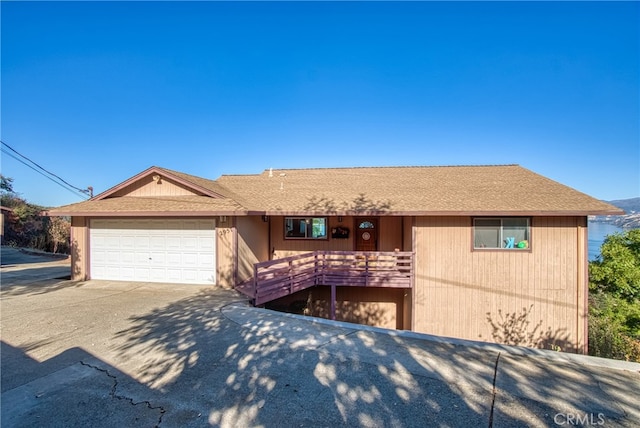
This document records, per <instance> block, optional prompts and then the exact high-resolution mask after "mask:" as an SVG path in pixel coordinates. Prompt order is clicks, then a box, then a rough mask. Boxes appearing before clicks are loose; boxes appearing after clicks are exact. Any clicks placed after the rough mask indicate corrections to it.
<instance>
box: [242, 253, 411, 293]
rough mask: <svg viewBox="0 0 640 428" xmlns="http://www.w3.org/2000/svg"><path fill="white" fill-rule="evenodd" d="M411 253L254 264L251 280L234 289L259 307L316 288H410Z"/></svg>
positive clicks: (312, 257) (311, 256)
mask: <svg viewBox="0 0 640 428" xmlns="http://www.w3.org/2000/svg"><path fill="white" fill-rule="evenodd" d="M413 260H414V257H413V253H412V252H399V251H394V252H357V251H314V252H311V253H305V254H299V255H296V256H291V257H285V258H282V259H276V260H269V261H266V262H261V263H256V264H255V265H254V272H253V278H251V279H250V280H248V281H245V282H244V283H243V284H240V285H239V286H238V287H236V289H237V290H238V291H240V292H241V293H243V294H245V295H246V296H248V297H249V298H251V299H252V301H253V304H254V305H255V306H259V305H262V304H264V303H267V302H270V301H272V300H275V299H279V298H281V297H285V296H288V295H290V294H293V293H295V292H297V291H301V290H304V289H306V288H309V287H313V286H316V285H322V286H331V289H332V293H331V294H332V306H333V305H334V304H335V288H336V287H391V288H412V287H413V275H414V266H413Z"/></svg>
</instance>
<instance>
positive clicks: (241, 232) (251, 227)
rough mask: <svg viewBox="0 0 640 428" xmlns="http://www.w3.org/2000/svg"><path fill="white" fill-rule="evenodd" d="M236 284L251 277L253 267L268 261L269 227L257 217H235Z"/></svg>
mask: <svg viewBox="0 0 640 428" xmlns="http://www.w3.org/2000/svg"><path fill="white" fill-rule="evenodd" d="M236 227H237V229H238V249H237V251H238V282H242V281H244V280H246V279H248V278H251V277H252V276H253V265H254V264H255V263H258V262H264V261H267V260H269V242H268V239H267V237H268V234H269V226H268V223H265V222H263V221H262V218H261V217H259V216H249V217H236Z"/></svg>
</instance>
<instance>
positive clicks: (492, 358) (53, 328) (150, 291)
mask: <svg viewBox="0 0 640 428" xmlns="http://www.w3.org/2000/svg"><path fill="white" fill-rule="evenodd" d="M67 263H68V262H67ZM38 264H39V265H40V266H39V267H38V268H37V269H36V270H38V271H39V272H40V275H39V276H38V279H37V280H31V282H29V281H27V282H29V283H27V282H24V279H20V276H19V275H17V274H16V272H20V271H21V270H23V271H25V272H26V273H28V274H29V275H32V277H33V275H35V272H34V271H33V269H34V267H33V266H34V265H35V264H16V265H14V266H12V267H4V266H3V268H2V278H1V280H2V281H1V283H2V285H1V290H2V295H1V297H0V304H1V328H2V349H1V363H2V370H1V382H2V384H1V386H2V400H1V406H2V408H1V410H2V412H1V413H2V420H1V422H2V427H3V428H4V427H27V426H28V427H37V426H47V427H52V426H53V427H56V426H59V427H86V426H92V427H109V428H112V427H155V426H159V427H206V426H221V427H249V426H264V427H283V426H284V427H289V426H313V427H323V426H326V427H329V426H362V427H390V426H394V427H425V426H449V427H458V426H474V427H475V426H495V427H499V426H554V425H557V426H563V425H564V426H568V425H574V424H575V423H571V422H575V421H576V420H580V421H581V422H582V425H586V424H585V423H584V422H585V421H587V419H586V418H588V419H589V422H592V424H593V425H603V426H629V427H631V426H639V425H640V410H639V409H638V404H637V397H638V396H640V374H639V371H640V365H639V364H631V363H623V362H615V361H611V360H602V359H597V358H591V357H584V356H573V355H570V354H562V353H557V352H546V351H535V350H527V349H522V348H514V347H503V346H497V345H486V344H479V343H475V342H464V341H456V340H451V339H449V340H447V339H443V338H436V337H432V336H427V335H420V334H415V333H407V332H405V333H399V332H389V331H385V330H381V329H374V328H368V327H363V326H356V325H353V324H347V323H339V322H331V321H324V320H314V319H310V318H305V317H301V316H294V315H286V314H280V313H277V312H272V311H267V310H262V309H258V308H253V307H250V306H248V305H247V302H246V301H245V300H244V299H243V298H242V297H241V296H240V295H238V294H237V293H235V292H234V291H231V290H223V289H219V288H215V287H208V286H188V285H175V284H156V283H126V282H111V281H86V282H74V281H69V280H59V279H55V278H48V277H47V275H46V274H45V272H47V269H51V275H49V276H52V277H56V276H57V275H58V273H59V272H57V271H56V270H55V269H57V268H59V267H60V262H59V261H53V262H51V261H50V262H44V263H42V262H38ZM5 269H7V270H6V271H5ZM8 273H13V275H12V276H11V279H10V280H8V281H7V280H5V278H6V276H5V275H7V274H8ZM599 422H602V423H599Z"/></svg>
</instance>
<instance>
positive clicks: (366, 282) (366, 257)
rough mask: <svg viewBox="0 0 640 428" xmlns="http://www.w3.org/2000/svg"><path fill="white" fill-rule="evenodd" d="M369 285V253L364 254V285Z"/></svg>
mask: <svg viewBox="0 0 640 428" xmlns="http://www.w3.org/2000/svg"><path fill="white" fill-rule="evenodd" d="M368 285H369V254H365V255H364V286H365V287H366V286H368Z"/></svg>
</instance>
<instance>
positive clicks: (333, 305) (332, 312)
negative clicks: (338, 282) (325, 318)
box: [331, 284, 336, 321]
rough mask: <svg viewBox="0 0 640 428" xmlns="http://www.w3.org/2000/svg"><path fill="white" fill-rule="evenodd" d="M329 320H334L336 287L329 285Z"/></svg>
mask: <svg viewBox="0 0 640 428" xmlns="http://www.w3.org/2000/svg"><path fill="white" fill-rule="evenodd" d="M331 319H332V320H333V321H335V320H336V286H335V284H331Z"/></svg>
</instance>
